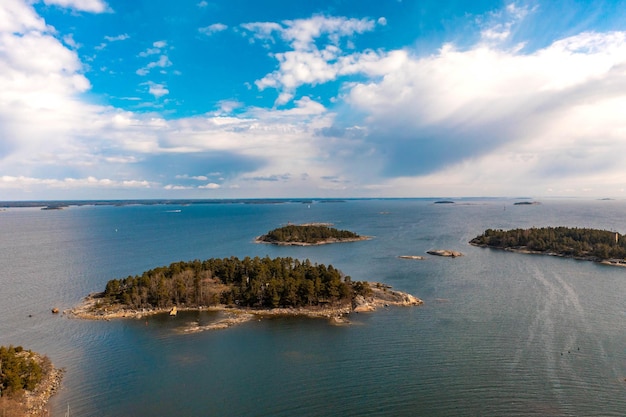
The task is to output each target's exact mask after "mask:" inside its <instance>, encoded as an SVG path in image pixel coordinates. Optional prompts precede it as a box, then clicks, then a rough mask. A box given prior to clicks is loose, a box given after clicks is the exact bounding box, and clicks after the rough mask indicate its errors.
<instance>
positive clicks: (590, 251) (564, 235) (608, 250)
mask: <svg viewBox="0 0 626 417" xmlns="http://www.w3.org/2000/svg"><path fill="white" fill-rule="evenodd" d="M469 243H470V244H472V245H474V246H481V247H489V248H496V249H504V250H508V251H513V252H521V253H534V254H545V255H553V256H562V257H568V258H575V259H581V260H588V261H594V262H601V263H603V264H610V265H619V266H626V239H624V236H623V235H620V234H619V233H617V232H613V231H608V230H599V229H590V228H577V227H541V228H535V227H533V228H530V229H512V230H500V229H498V230H494V229H487V230H485V232H484V233H483V234H482V235H480V236H477V237H475V238H474V239H472V240H471V241H470V242H469Z"/></svg>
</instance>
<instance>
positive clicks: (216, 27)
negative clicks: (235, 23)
mask: <svg viewBox="0 0 626 417" xmlns="http://www.w3.org/2000/svg"><path fill="white" fill-rule="evenodd" d="M226 29H228V26H226V25H225V24H223V23H213V24H212V25H209V26H205V27H202V28H199V29H198V32H200V33H204V34H205V35H207V36H211V35H213V34H214V33H218V32H223V31H225V30H226Z"/></svg>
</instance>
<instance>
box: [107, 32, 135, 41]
mask: <svg viewBox="0 0 626 417" xmlns="http://www.w3.org/2000/svg"><path fill="white" fill-rule="evenodd" d="M104 39H106V40H107V41H109V42H119V41H125V40H126V39H130V36H129V35H128V33H122V34H121V35H117V36H105V37H104Z"/></svg>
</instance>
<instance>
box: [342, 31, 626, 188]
mask: <svg viewBox="0 0 626 417" xmlns="http://www.w3.org/2000/svg"><path fill="white" fill-rule="evenodd" d="M398 63H399V66H396V67H394V68H393V69H392V70H391V71H389V72H388V73H387V74H385V75H384V77H383V78H382V79H381V80H380V81H369V82H367V83H356V84H352V85H350V87H349V89H348V94H347V96H346V99H347V101H348V102H349V103H350V104H351V105H352V106H353V108H354V109H356V110H358V111H360V112H364V113H365V114H366V115H367V123H366V126H367V128H368V132H370V133H369V136H368V137H367V139H366V143H368V144H369V145H370V146H371V147H372V148H373V149H376V152H375V154H376V155H377V156H376V157H375V158H378V159H379V160H380V161H381V162H383V165H384V166H383V168H382V169H383V170H384V171H385V172H386V175H388V176H389V177H397V176H406V177H416V176H418V177H420V178H424V176H428V178H429V179H431V180H432V179H433V178H435V177H436V178H437V181H436V182H437V183H440V182H441V181H443V180H444V179H445V178H448V177H449V178H457V179H458V181H459V183H461V182H462V180H463V178H466V179H467V182H470V181H471V180H472V179H475V184H474V185H478V184H480V183H483V184H487V183H491V184H492V188H493V187H495V186H496V185H495V184H497V185H498V187H499V188H498V189H497V190H494V194H497V193H498V192H502V191H503V188H506V184H507V183H508V184H512V183H520V184H522V183H524V184H530V183H536V184H537V183H545V182H546V181H549V180H550V178H553V177H554V178H556V177H559V176H563V177H570V178H571V179H572V182H575V181H579V184H583V183H584V182H585V181H587V183H588V182H590V181H591V182H593V180H592V178H594V175H595V174H598V175H597V176H598V178H599V177H600V176H599V173H603V174H607V175H608V174H610V173H611V172H612V173H613V175H612V176H613V177H614V178H617V177H618V176H617V175H615V173H617V172H620V171H621V170H622V168H621V167H619V165H620V161H619V159H620V158H617V159H616V158H615V157H614V155H621V154H623V153H622V152H626V119H624V118H623V117H620V114H622V113H623V109H624V108H626V107H625V106H626V95H625V94H624V91H626V33H625V32H611V33H582V34H579V35H577V36H572V37H569V38H565V39H562V40H559V41H556V42H554V43H552V44H551V45H549V46H547V47H546V48H543V49H541V50H538V51H536V52H534V53H530V54H523V53H521V52H519V51H515V50H513V51H512V50H506V49H499V48H497V47H495V46H489V45H486V44H484V43H481V44H479V45H476V46H475V47H473V48H470V49H467V50H457V49H455V48H454V46H452V45H446V46H444V47H443V48H442V49H441V50H440V51H439V53H437V54H435V55H432V56H428V57H423V58H418V57H411V56H408V55H405V58H404V60H398ZM500 171H501V173H500ZM452 172H456V173H457V174H456V175H453V174H451V173H452ZM439 173H440V174H439ZM594 173H595V174H594ZM610 176H611V175H609V177H610ZM585 178H587V180H585ZM433 181H434V180H433ZM451 181H452V180H451ZM467 182H466V183H467ZM420 183H421V181H420ZM587 185H588V184H587ZM578 188H579V189H580V187H578ZM587 188H589V187H587Z"/></svg>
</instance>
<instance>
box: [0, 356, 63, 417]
mask: <svg viewBox="0 0 626 417" xmlns="http://www.w3.org/2000/svg"><path fill="white" fill-rule="evenodd" d="M61 376H62V371H61V370H59V369H56V368H54V366H52V363H51V362H50V359H48V358H47V357H46V356H42V355H40V354H38V353H36V352H33V351H30V350H26V349H24V348H22V347H21V346H8V347H6V346H0V415H2V416H3V417H5V416H6V417H21V416H26V415H29V416H34V415H45V406H46V404H47V402H48V399H49V398H50V396H52V394H54V392H55V391H56V390H57V389H58V387H59V385H60V383H61Z"/></svg>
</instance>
